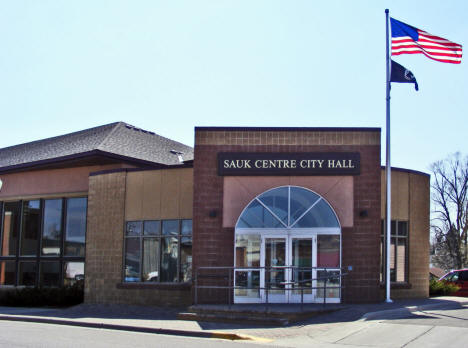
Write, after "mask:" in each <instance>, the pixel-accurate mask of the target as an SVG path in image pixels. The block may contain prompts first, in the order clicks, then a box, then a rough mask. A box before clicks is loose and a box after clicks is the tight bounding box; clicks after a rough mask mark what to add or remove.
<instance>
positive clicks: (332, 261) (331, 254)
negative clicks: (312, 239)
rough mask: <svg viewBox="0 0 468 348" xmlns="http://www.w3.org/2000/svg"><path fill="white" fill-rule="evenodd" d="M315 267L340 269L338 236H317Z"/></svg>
mask: <svg viewBox="0 0 468 348" xmlns="http://www.w3.org/2000/svg"><path fill="white" fill-rule="evenodd" d="M317 266H318V267H340V236H339V235H323V234H321V235H318V236H317Z"/></svg>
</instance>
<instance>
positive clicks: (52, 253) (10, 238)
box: [0, 197, 87, 287]
mask: <svg viewBox="0 0 468 348" xmlns="http://www.w3.org/2000/svg"><path fill="white" fill-rule="evenodd" d="M86 209H87V198H86V197H76V198H75V197H73V198H54V199H36V200H23V201H16V202H0V286H3V285H5V286H7V285H10V286H18V285H20V286H43V287H50V286H60V285H62V284H63V285H72V284H74V283H76V282H78V281H83V279H84V261H85V259H84V256H85V255H84V254H85V236H86Z"/></svg>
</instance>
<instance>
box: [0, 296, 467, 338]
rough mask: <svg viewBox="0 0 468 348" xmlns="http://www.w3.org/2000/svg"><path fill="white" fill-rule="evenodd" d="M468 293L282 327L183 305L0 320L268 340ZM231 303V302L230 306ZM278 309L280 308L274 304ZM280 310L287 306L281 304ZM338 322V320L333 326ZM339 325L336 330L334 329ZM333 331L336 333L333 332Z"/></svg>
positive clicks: (22, 313)
mask: <svg viewBox="0 0 468 348" xmlns="http://www.w3.org/2000/svg"><path fill="white" fill-rule="evenodd" d="M467 304H468V298H457V297H438V298H430V299H419V300H401V301H394V302H393V303H378V304H362V305H345V307H344V308H343V309H340V310H339V311H336V312H332V313H328V314H322V315H319V316H314V317H312V318H310V319H306V320H303V321H301V322H298V323H295V324H291V325H288V326H285V327H271V326H264V325H261V324H255V323H243V324H239V323H220V322H197V321H188V320H179V319H177V315H178V313H180V312H181V311H184V310H185V309H183V308H161V307H141V306H127V305H88V304H82V305H78V306H74V307H70V308H66V309H51V308H16V307H0V320H13V321H28V322H38V323H50V324H58V325H72V326H83V327H92V328H102V329H114V330H128V331H137V332H147V333H160V334H170V335H180V336H194V337H205V338H224V339H233V340H235V339H251V340H258V341H262V340H263V341H271V340H275V339H282V338H287V337H294V336H304V335H308V336H309V337H315V336H317V335H323V334H325V333H326V334H327V335H337V334H339V335H343V334H346V332H348V331H350V330H355V329H356V327H357V326H356V325H361V326H362V325H363V322H364V323H365V322H369V321H372V320H389V319H394V318H398V317H404V316H405V315H408V314H410V313H411V312H413V311H420V310H428V309H449V308H460V307H461V306H463V305H467ZM233 307H234V306H233ZM279 308H281V307H279ZM284 308H285V311H286V310H287V311H290V308H289V309H287V308H288V305H285V307H284ZM337 324H338V325H337ZM337 327H339V328H340V330H334V329H335V328H337ZM338 331H339V333H338Z"/></svg>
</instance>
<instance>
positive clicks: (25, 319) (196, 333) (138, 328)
mask: <svg viewBox="0 0 468 348" xmlns="http://www.w3.org/2000/svg"><path fill="white" fill-rule="evenodd" d="M0 320H4V321H21V322H28V323H40V324H55V325H67V326H78V327H87V328H93V329H106V330H119V331H132V332H142V333H152V334H162V335H173V336H187V337H198V338H217V339H224V340H232V341H234V340H249V341H263V342H267V341H271V340H266V339H264V338H261V337H254V336H249V335H240V334H236V333H230V332H218V331H217V332H203V331H190V330H177V329H163V328H151V327H142V326H132V325H120V324H106V323H96V322H94V323H93V322H83V321H74V320H66V319H52V318H37V317H30V316H16V315H3V314H0Z"/></svg>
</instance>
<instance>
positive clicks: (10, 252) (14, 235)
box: [1, 202, 21, 256]
mask: <svg viewBox="0 0 468 348" xmlns="http://www.w3.org/2000/svg"><path fill="white" fill-rule="evenodd" d="M20 216H21V205H20V202H8V203H5V204H4V212H3V233H2V249H1V250H2V252H1V256H14V255H16V245H17V242H18V235H19V229H20Z"/></svg>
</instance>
